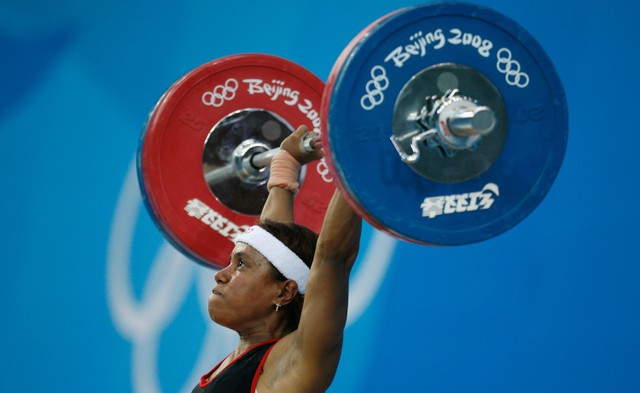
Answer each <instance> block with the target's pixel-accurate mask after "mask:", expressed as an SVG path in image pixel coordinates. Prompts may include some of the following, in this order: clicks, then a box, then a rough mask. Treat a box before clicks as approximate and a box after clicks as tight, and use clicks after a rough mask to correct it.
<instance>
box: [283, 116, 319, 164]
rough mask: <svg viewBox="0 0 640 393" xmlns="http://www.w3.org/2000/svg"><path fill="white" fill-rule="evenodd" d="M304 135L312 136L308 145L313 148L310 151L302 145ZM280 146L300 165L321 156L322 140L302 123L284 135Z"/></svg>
mask: <svg viewBox="0 0 640 393" xmlns="http://www.w3.org/2000/svg"><path fill="white" fill-rule="evenodd" d="M305 136H306V137H307V138H312V139H311V141H310V144H309V146H311V148H312V149H313V150H312V151H310V152H309V151H306V150H305V149H304V147H303V142H304V140H305ZM280 148H281V149H282V150H285V151H287V152H288V153H289V154H291V155H292V156H293V157H294V158H295V159H296V160H297V161H298V162H299V163H300V164H302V165H306V164H308V163H310V162H312V161H316V160H319V159H321V158H322V142H321V141H320V139H319V135H316V134H314V133H312V132H310V131H309V129H308V128H307V127H306V126H304V125H302V126H300V127H298V129H297V130H295V131H294V132H293V133H292V134H291V135H289V136H288V137H286V138H285V139H284V140H283V141H282V143H281V144H280Z"/></svg>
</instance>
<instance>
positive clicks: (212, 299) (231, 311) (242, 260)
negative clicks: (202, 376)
mask: <svg viewBox="0 0 640 393" xmlns="http://www.w3.org/2000/svg"><path fill="white" fill-rule="evenodd" d="M272 269H273V268H272V265H271V263H270V262H269V261H268V260H267V259H266V258H265V257H264V256H262V254H260V253H259V252H257V251H256V250H255V249H254V248H253V247H251V246H249V245H247V244H245V243H237V244H236V246H235V248H234V249H233V251H232V252H231V257H230V259H229V265H228V266H227V267H225V268H224V269H222V270H220V271H219V272H217V273H216V275H215V280H216V286H215V287H214V288H213V290H212V291H211V295H209V316H210V317H211V319H212V320H213V321H214V322H216V323H218V324H220V325H222V326H225V327H227V328H230V329H232V330H235V331H237V332H242V331H244V330H246V329H251V328H252V326H256V325H257V326H259V325H260V321H261V320H262V319H263V318H265V317H267V316H268V315H270V314H271V313H273V312H274V303H275V299H276V297H277V295H278V294H279V292H280V286H279V283H278V281H276V280H275V278H274V277H273V273H272Z"/></svg>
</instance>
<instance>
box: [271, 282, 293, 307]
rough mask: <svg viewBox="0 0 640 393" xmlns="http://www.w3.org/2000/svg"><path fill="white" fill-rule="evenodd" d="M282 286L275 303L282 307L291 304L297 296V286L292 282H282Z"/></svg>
mask: <svg viewBox="0 0 640 393" xmlns="http://www.w3.org/2000/svg"><path fill="white" fill-rule="evenodd" d="M282 284H283V285H282V286H281V289H280V294H279V295H278V297H277V299H276V302H277V303H280V304H281V305H283V306H284V305H286V304H289V303H291V302H292V301H293V299H294V298H295V297H296V295H297V294H298V284H297V283H296V282H295V281H293V280H286V281H283V283H282Z"/></svg>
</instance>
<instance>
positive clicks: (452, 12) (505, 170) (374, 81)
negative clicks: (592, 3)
mask: <svg viewBox="0 0 640 393" xmlns="http://www.w3.org/2000/svg"><path fill="white" fill-rule="evenodd" d="M442 64H456V65H460V66H461V67H460V68H464V67H470V68H472V69H473V70H475V72H477V73H479V74H481V75H483V77H484V78H486V80H488V81H489V83H490V84H492V85H493V86H495V89H496V90H497V91H498V92H499V94H500V96H501V97H500V98H501V102H503V103H504V108H503V111H504V113H502V114H501V117H500V116H499V118H500V119H501V121H502V123H505V122H506V131H505V135H503V136H504V140H503V141H501V142H500V145H499V148H500V151H499V154H497V155H496V156H495V157H492V158H491V160H492V161H491V162H492V164H491V165H490V167H489V168H488V169H486V170H485V169H483V170H482V171H479V172H481V173H479V174H476V173H474V172H473V171H471V172H470V173H472V174H473V177H472V178H471V179H466V178H465V179H463V180H462V181H451V182H447V181H434V180H433V179H430V178H425V177H424V176H421V175H420V174H418V173H416V171H414V170H412V168H411V167H410V166H409V165H407V164H405V163H404V162H402V161H401V160H400V157H399V155H398V153H397V151H396V150H395V148H394V146H393V145H392V143H391V142H390V139H389V138H390V136H391V135H392V134H393V118H394V110H395V105H396V99H397V98H398V96H399V94H400V92H401V91H402V89H403V87H404V86H405V85H407V82H408V81H410V80H411V79H412V78H413V77H414V76H416V75H418V74H420V73H421V72H422V71H424V70H427V69H429V68H430V67H434V66H438V65H442ZM484 78H483V79H484ZM322 113H323V116H324V118H325V121H326V123H325V124H327V132H326V137H325V139H326V143H325V156H326V157H327V161H328V162H329V165H330V166H331V168H332V170H333V173H334V174H335V176H336V182H337V185H338V187H339V188H340V189H341V190H343V191H344V192H345V193H346V194H347V197H348V199H349V200H350V202H351V203H352V206H353V207H354V208H355V209H356V210H357V211H359V212H360V213H361V214H362V215H363V217H364V218H365V219H366V220H367V221H368V222H369V223H371V224H372V225H374V226H375V227H377V228H379V229H382V230H384V231H386V232H388V233H390V234H392V235H394V236H396V237H399V238H401V239H404V240H407V241H410V242H415V243H421V244H433V245H458V244H468V243H473V242H478V241H482V240H486V239H489V238H491V237H494V236H496V235H498V234H500V233H503V232H504V231H506V230H508V229H510V228H512V227H513V226H514V225H516V224H518V223H519V222H520V221H522V220H523V219H524V218H525V217H527V216H528V215H529V214H530V213H531V212H532V211H533V210H534V209H535V208H536V207H537V206H538V205H539V204H540V202H541V201H542V200H543V199H544V197H545V196H546V194H547V193H548V191H549V189H550V187H551V185H552V184H553V182H554V180H555V178H556V176H557V174H558V172H559V170H560V167H561V165H562V160H563V158H564V153H565V150H566V145H567V138H568V114H567V103H566V98H565V94H564V89H563V87H562V83H561V81H560V78H559V77H558V75H557V73H556V71H555V68H554V66H553V64H552V62H551V60H550V59H549V57H548V56H547V54H546V53H545V52H544V50H543V49H542V47H541V46H540V45H539V44H538V43H537V42H536V40H535V39H534V38H533V37H532V36H531V35H530V34H529V33H527V32H526V31H525V30H524V29H523V28H522V27H521V26H520V25H518V24H517V23H516V22H514V21H513V20H511V19H509V18H507V17H506V16H504V15H502V14H500V13H498V12H496V11H494V10H491V9H488V8H485V7H481V6H477V5H471V4H465V3H433V4H427V5H424V6H419V7H414V8H407V9H402V10H399V11H397V12H395V13H393V14H390V15H389V16H388V17H386V18H381V19H380V20H378V21H376V22H375V23H373V24H372V25H370V26H368V27H367V28H366V29H365V30H363V32H362V33H361V34H359V35H358V37H356V38H355V39H354V40H353V41H352V42H351V44H350V45H349V46H347V48H346V49H345V50H344V52H343V53H342V55H341V56H340V59H339V60H338V62H336V64H335V65H334V67H333V70H332V72H331V74H330V76H329V80H328V82H327V85H326V87H325V93H324V96H323V109H322ZM502 126H504V124H502ZM481 143H482V142H481ZM479 150H481V148H479ZM473 154H474V152H470V153H469V155H473ZM478 154H482V153H478ZM454 159H455V158H454Z"/></svg>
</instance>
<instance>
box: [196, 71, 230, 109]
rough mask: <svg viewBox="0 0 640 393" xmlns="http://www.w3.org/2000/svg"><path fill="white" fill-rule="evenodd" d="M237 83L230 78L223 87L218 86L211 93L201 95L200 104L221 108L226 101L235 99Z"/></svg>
mask: <svg viewBox="0 0 640 393" xmlns="http://www.w3.org/2000/svg"><path fill="white" fill-rule="evenodd" d="M238 86H239V85H238V81H237V80H235V79H233V78H230V79H227V81H226V82H225V83H224V85H218V86H216V87H214V88H213V91H208V92H206V93H204V94H203V95H202V103H203V104H205V105H209V106H215V107H216V108H218V107H221V106H222V105H223V104H224V103H225V102H226V101H231V100H233V99H234V98H235V97H236V90H238Z"/></svg>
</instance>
